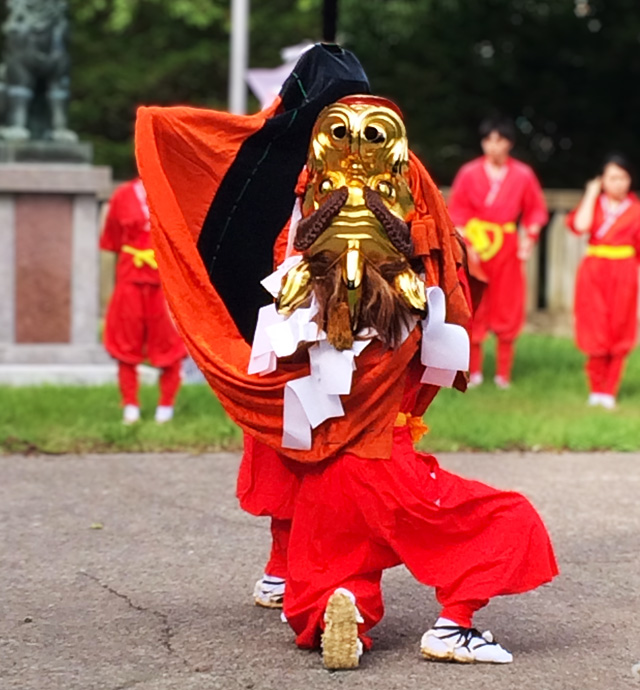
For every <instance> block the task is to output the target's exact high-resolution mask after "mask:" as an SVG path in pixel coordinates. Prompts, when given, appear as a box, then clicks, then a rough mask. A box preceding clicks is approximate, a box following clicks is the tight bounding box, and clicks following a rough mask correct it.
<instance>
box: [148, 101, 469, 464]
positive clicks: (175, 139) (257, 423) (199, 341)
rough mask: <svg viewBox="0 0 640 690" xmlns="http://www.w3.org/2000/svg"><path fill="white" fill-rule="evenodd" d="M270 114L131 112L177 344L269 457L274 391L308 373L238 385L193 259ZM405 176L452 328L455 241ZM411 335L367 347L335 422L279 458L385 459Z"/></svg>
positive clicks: (434, 206) (229, 345) (276, 444)
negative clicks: (395, 344) (219, 195)
mask: <svg viewBox="0 0 640 690" xmlns="http://www.w3.org/2000/svg"><path fill="white" fill-rule="evenodd" d="M277 108H278V102H276V103H274V105H273V106H272V107H271V108H270V109H269V110H268V111H262V112H260V113H258V114H256V115H252V116H237V115H230V114H227V113H220V112H215V111H210V110H201V109H196V108H188V107H175V108H140V109H139V111H138V120H137V125H136V155H137V159H138V166H139V170H140V175H141V177H142V179H143V182H144V185H145V189H146V191H147V195H148V200H149V206H150V210H151V222H152V234H153V240H154V244H155V250H156V257H157V261H158V268H159V272H160V277H161V280H162V283H163V286H164V288H165V292H166V295H167V299H168V302H169V305H170V308H171V311H172V313H173V314H174V316H175V320H176V323H177V326H178V328H179V330H180V333H181V335H182V337H183V339H184V341H185V343H186V345H187V347H188V349H189V351H190V353H191V355H192V357H193V358H194V360H195V361H196V363H197V364H198V366H199V367H200V369H201V370H202V371H203V372H204V374H205V376H206V378H207V381H208V382H209V384H210V385H211V387H212V388H213V390H214V391H215V393H216V394H217V396H218V397H219V399H220V401H221V403H222V405H223V407H224V408H225V410H226V411H227V413H228V414H229V416H230V417H231V418H232V419H233V420H234V421H235V422H236V423H237V424H238V425H239V426H241V427H242V428H243V429H244V430H245V431H246V432H247V433H249V434H251V435H252V436H253V437H254V438H256V439H257V440H259V441H262V442H263V443H265V444H267V445H268V446H270V447H272V448H275V449H281V438H282V423H283V422H282V420H283V403H284V388H285V385H286V383H287V382H288V381H291V380H293V379H296V378H299V377H302V376H306V375H308V373H309V365H308V362H304V363H282V362H280V363H279V366H278V369H277V371H276V372H274V373H272V374H269V375H266V376H257V375H249V374H247V367H248V363H249V356H250V351H251V348H250V346H249V345H248V344H247V343H246V342H245V341H244V340H243V338H242V337H241V335H240V333H239V331H238V329H237V327H236V325H235V323H234V321H233V319H232V318H231V316H230V314H229V312H228V310H227V308H226V307H225V304H224V302H223V300H222V299H221V297H220V296H219V294H218V293H217V292H216V290H215V288H214V286H213V285H212V284H211V280H210V278H209V275H208V273H207V270H206V267H205V266H204V265H203V262H202V259H201V257H200V254H199V252H198V247H197V242H198V237H199V233H200V230H201V228H202V225H203V223H204V220H205V218H206V216H207V212H208V210H209V207H210V205H211V200H212V199H213V197H214V196H215V194H216V192H217V190H218V187H219V186H220V183H221V182H222V180H223V178H224V175H225V173H226V172H227V171H228V170H229V168H230V166H231V165H232V163H233V161H234V158H235V156H236V155H237V153H238V150H239V149H240V147H241V146H242V144H243V142H244V141H245V140H246V139H247V138H248V137H249V136H251V135H252V134H254V133H255V132H257V131H258V130H259V129H260V128H261V127H262V126H263V125H264V123H265V121H266V120H267V118H268V117H270V116H271V115H272V114H273V113H275V111H276V109H277ZM410 175H411V189H412V192H413V194H414V198H415V205H416V211H415V216H414V218H413V220H412V228H413V232H414V238H415V241H416V246H417V247H418V246H419V247H420V251H419V253H420V255H421V257H422V258H423V261H424V265H425V271H426V279H427V283H428V285H439V286H440V287H442V289H443V290H444V292H445V295H446V297H447V307H448V318H447V320H448V321H451V322H453V323H459V324H463V325H464V324H466V322H467V321H468V320H469V315H470V314H469V307H468V305H467V302H466V299H465V295H464V289H463V286H462V284H461V283H460V280H459V278H458V269H459V267H460V263H461V261H462V253H461V249H460V246H459V244H458V242H457V240H456V238H455V230H454V228H453V225H452V223H451V221H450V219H449V216H448V214H447V211H446V207H445V204H444V200H443V199H442V196H441V195H440V192H439V191H438V189H437V188H436V186H435V184H434V183H433V181H432V180H431V178H430V177H429V175H428V173H427V172H426V170H425V169H424V167H423V166H422V165H421V163H420V162H419V161H418V159H417V158H416V157H415V156H413V155H412V157H411V167H410ZM299 186H300V185H299ZM256 232H259V228H256ZM280 251H282V248H281V247H280ZM263 277H264V276H238V280H239V281H241V280H260V279H261V278H263ZM420 335H421V333H420V328H419V327H417V328H416V329H414V331H413V333H412V334H411V336H410V337H409V338H408V339H407V340H406V341H405V343H404V344H403V345H402V346H401V347H400V348H399V349H397V350H395V351H391V350H386V351H385V350H384V348H383V346H382V345H381V344H380V343H377V342H374V343H372V344H371V345H370V346H369V347H367V348H366V350H365V351H364V352H363V353H362V354H361V355H360V356H359V357H358V358H357V361H356V362H357V369H356V371H355V373H354V379H353V388H352V393H351V394H350V395H348V396H343V398H342V402H343V407H344V411H345V415H344V416H343V417H339V418H336V419H329V420H327V421H326V422H324V423H323V424H321V425H320V426H319V427H318V428H317V429H316V430H315V431H314V432H313V444H312V448H311V449H310V450H308V451H300V450H291V449H287V456H288V457H290V458H292V459H295V460H298V461H300V462H319V461H321V460H323V459H325V458H328V457H331V456H334V455H336V454H338V453H341V452H345V451H347V450H348V451H349V452H351V453H354V454H357V455H359V456H360V457H363V458H384V457H389V456H390V453H391V441H392V436H393V434H392V431H393V426H394V423H395V421H396V417H397V414H398V411H399V409H400V404H401V400H402V395H403V391H404V388H405V379H406V372H407V370H408V368H409V364H410V363H411V361H412V360H413V358H414V356H415V355H416V353H417V352H418V348H419V342H420Z"/></svg>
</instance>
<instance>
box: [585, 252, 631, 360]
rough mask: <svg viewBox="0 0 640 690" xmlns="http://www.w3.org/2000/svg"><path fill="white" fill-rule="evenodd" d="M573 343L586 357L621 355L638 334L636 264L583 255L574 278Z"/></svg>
mask: <svg viewBox="0 0 640 690" xmlns="http://www.w3.org/2000/svg"><path fill="white" fill-rule="evenodd" d="M574 311H575V319H576V341H577V344H578V347H579V348H580V349H581V350H582V351H583V352H585V353H586V354H588V355H598V356H601V355H608V356H612V355H615V356H620V355H622V356H624V355H627V354H628V353H629V352H630V351H631V350H632V348H633V346H634V344H635V342H636V338H637V331H638V318H637V315H638V262H637V261H636V259H635V258H629V259H601V258H599V257H596V256H587V257H585V258H584V259H583V261H582V263H581V264H580V268H579V269H578V275H577V277H576V296H575V303H574Z"/></svg>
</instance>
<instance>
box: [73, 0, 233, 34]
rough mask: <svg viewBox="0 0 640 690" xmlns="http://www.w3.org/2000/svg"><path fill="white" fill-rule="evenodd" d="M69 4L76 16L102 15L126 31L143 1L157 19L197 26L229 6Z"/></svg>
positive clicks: (129, 0) (124, 1) (200, 0)
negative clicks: (152, 10) (151, 8)
mask: <svg viewBox="0 0 640 690" xmlns="http://www.w3.org/2000/svg"><path fill="white" fill-rule="evenodd" d="M70 5H71V11H72V13H73V16H74V18H75V19H77V20H79V21H81V22H88V21H92V20H93V19H95V18H97V17H100V16H102V17H103V18H104V19H105V26H106V28H107V29H108V30H110V31H113V32H116V33H119V32H124V31H126V30H127V29H128V28H129V27H130V26H131V25H132V24H133V23H134V20H135V17H136V15H137V14H138V13H139V12H140V11H141V10H142V9H145V8H144V7H143V6H145V5H146V6H149V7H153V9H154V10H155V11H156V16H157V18H158V19H159V20H162V18H163V17H164V18H165V19H170V20H178V21H181V22H184V23H185V24H186V25H187V26H194V27H197V28H200V29H203V28H206V27H208V26H211V25H212V24H213V23H214V22H216V21H221V20H223V19H224V18H225V16H226V14H227V7H228V3H227V2H222V0H170V1H167V0H110V1H109V0H71V2H70Z"/></svg>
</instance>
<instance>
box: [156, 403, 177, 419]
mask: <svg viewBox="0 0 640 690" xmlns="http://www.w3.org/2000/svg"><path fill="white" fill-rule="evenodd" d="M172 419H173V407H172V406H171V405H158V407H156V423H157V424H165V423H166V422H170V421H171V420H172Z"/></svg>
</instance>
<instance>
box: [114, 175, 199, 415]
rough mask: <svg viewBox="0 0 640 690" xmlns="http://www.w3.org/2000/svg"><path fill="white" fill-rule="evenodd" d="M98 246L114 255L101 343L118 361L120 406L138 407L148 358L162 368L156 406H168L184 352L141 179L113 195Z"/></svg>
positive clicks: (178, 380) (124, 185)
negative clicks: (140, 375) (140, 367)
mask: <svg viewBox="0 0 640 690" xmlns="http://www.w3.org/2000/svg"><path fill="white" fill-rule="evenodd" d="M100 248H101V249H104V250H106V251H111V252H115V253H116V254H118V263H117V266H116V280H115V287H114V291H113V295H112V297H111V301H110V303H109V308H108V311H107V318H106V323H105V331H104V344H105V348H106V349H107V352H108V353H109V354H110V355H111V356H112V357H113V358H114V359H117V360H118V363H119V367H118V379H119V383H120V388H121V391H122V397H123V404H125V405H136V406H137V405H138V399H137V393H138V382H137V374H136V365H137V364H140V363H141V362H143V361H144V360H145V359H149V360H150V362H151V364H153V366H155V367H158V368H160V369H162V373H161V375H160V389H161V398H160V405H166V406H171V405H173V400H174V398H175V396H176V393H177V391H178V388H179V386H180V362H181V360H182V359H183V358H184V357H186V354H187V353H186V349H185V346H184V344H183V343H182V341H181V339H180V336H179V335H178V333H177V331H176V329H175V327H174V325H173V322H172V319H171V316H170V315H169V311H168V309H167V304H166V301H165V299H164V295H163V293H162V287H161V285H160V278H159V276H158V270H157V264H156V261H155V256H154V251H153V249H152V245H151V233H150V223H149V211H148V207H147V202H146V194H145V192H144V188H143V186H142V182H141V181H140V180H133V181H132V182H127V183H125V184H123V185H122V186H120V187H119V188H118V189H117V190H116V192H115V194H114V195H113V198H112V199H111V203H110V205H109V212H108V214H107V219H106V222H105V226H104V229H103V232H102V237H101V238H100Z"/></svg>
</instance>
